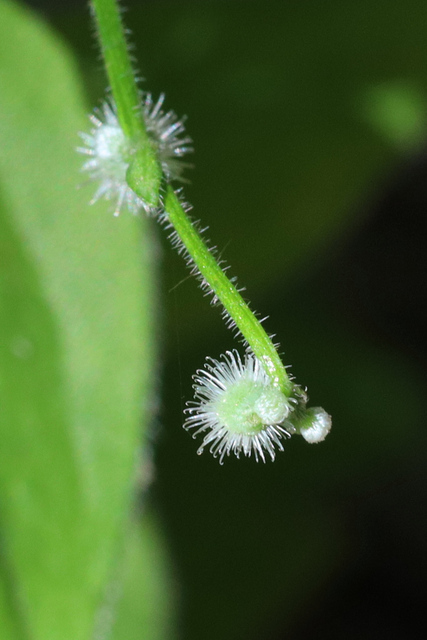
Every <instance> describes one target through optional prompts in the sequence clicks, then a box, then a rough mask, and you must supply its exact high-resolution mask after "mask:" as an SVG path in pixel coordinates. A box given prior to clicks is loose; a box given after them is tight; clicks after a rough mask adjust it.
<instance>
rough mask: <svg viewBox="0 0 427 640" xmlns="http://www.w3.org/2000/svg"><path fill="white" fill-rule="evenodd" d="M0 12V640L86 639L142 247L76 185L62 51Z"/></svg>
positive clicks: (121, 476)
mask: <svg viewBox="0 0 427 640" xmlns="http://www.w3.org/2000/svg"><path fill="white" fill-rule="evenodd" d="M0 12H1V20H0V196H1V206H0V209H1V211H0V213H1V218H0V437H1V447H0V506H1V512H0V544H1V548H2V552H1V556H0V578H1V583H0V615H1V618H0V625H1V626H0V635H1V637H2V639H3V638H4V640H15V639H16V640H20V639H21V638H23V639H24V640H27V639H28V638H31V640H68V639H69V640H87V639H88V638H91V636H92V630H93V624H94V615H95V612H96V610H97V609H98V607H99V605H100V603H101V600H102V598H103V595H104V588H105V584H106V582H107V581H108V580H109V578H110V571H111V567H112V565H113V558H114V555H115V552H116V551H118V549H119V546H118V541H119V538H120V536H121V530H122V528H123V526H124V523H125V522H126V519H127V514H128V508H129V503H130V500H131V495H132V491H131V489H132V482H133V478H134V470H135V465H136V460H137V456H136V452H137V449H138V447H139V440H140V427H141V420H142V424H143V425H146V423H147V417H148V414H147V412H146V411H145V410H144V411H145V412H144V411H143V410H142V407H143V406H146V405H147V398H148V395H147V394H149V392H150V382H151V379H152V368H153V338H152V326H153V313H152V312H153V308H152V298H153V291H152V286H153V283H152V276H151V262H152V249H151V247H152V244H153V243H152V239H151V238H150V229H149V228H148V227H147V228H145V227H146V226H147V225H148V222H146V221H145V220H142V219H136V218H133V217H131V216H126V215H125V216H122V217H121V218H119V219H115V218H113V216H112V215H111V214H110V213H109V212H108V207H103V206H101V205H99V206H96V207H94V208H93V209H89V207H88V206H87V202H88V200H89V199H90V194H91V190H90V189H89V188H82V189H80V190H77V188H76V185H77V184H78V182H79V180H80V178H79V174H78V171H79V166H80V164H81V161H80V159H79V158H78V157H77V154H76V153H75V151H74V149H75V147H76V146H77V145H78V144H79V140H78V136H77V132H78V131H79V130H84V129H87V120H86V118H85V112H86V111H87V109H86V107H85V105H84V101H83V99H82V96H81V93H80V91H79V83H78V79H77V74H76V72H75V69H74V65H73V62H72V60H71V58H70V55H69V53H68V52H67V50H66V49H65V47H64V46H63V45H62V43H61V42H60V41H59V40H58V39H57V37H55V36H54V35H53V34H52V33H51V32H50V31H49V29H48V28H47V27H46V26H44V25H43V24H42V23H41V22H40V21H39V20H38V19H37V18H36V17H35V16H34V15H33V14H31V13H30V12H28V11H27V10H24V9H22V8H20V7H19V6H16V5H14V4H12V3H11V2H9V1H6V0H2V1H1V2H0ZM141 224H142V225H143V227H144V228H143V234H142V235H141V232H140V225H141ZM114 563H115V561H114Z"/></svg>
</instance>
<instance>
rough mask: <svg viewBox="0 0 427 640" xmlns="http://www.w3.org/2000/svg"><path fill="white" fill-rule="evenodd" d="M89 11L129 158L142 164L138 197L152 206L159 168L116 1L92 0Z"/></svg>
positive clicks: (157, 199)
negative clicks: (130, 152)
mask: <svg viewBox="0 0 427 640" xmlns="http://www.w3.org/2000/svg"><path fill="white" fill-rule="evenodd" d="M92 10H93V15H94V17H95V22H96V26H97V29H98V37H99V42H100V44H101V50H102V55H103V56H104V60H105V67H106V70H107V76H108V81H109V83H110V87H111V92H112V95H113V98H114V103H115V106H116V109H117V117H118V119H119V123H120V126H121V128H122V130H123V133H124V134H125V136H126V138H128V139H129V140H131V141H132V146H133V148H134V149H135V154H134V155H133V157H132V161H133V162H134V163H135V164H136V165H137V166H138V167H144V176H143V177H144V187H143V189H141V191H142V194H141V198H142V199H143V200H144V202H147V203H148V204H150V205H151V206H152V207H153V208H155V207H157V205H158V202H159V191H160V184H161V179H162V170H161V167H160V164H159V162H158V160H157V153H156V149H155V147H154V145H153V143H152V141H151V140H150V138H149V137H148V135H147V131H146V129H145V123H144V118H143V110H142V104H141V96H140V92H139V90H138V86H137V83H136V80H135V73H134V70H133V68H132V63H131V60H130V56H129V51H128V47H127V43H126V37H125V33H124V29H123V24H122V20H121V17H120V11H119V6H118V3H117V2H116V0H92Z"/></svg>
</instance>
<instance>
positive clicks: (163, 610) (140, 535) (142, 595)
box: [111, 513, 176, 640]
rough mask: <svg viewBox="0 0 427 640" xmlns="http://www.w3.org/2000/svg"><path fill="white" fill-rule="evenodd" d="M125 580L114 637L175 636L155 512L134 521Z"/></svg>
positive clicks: (152, 639) (128, 541)
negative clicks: (154, 516)
mask: <svg viewBox="0 0 427 640" xmlns="http://www.w3.org/2000/svg"><path fill="white" fill-rule="evenodd" d="M124 546H125V552H124V557H123V566H122V576H123V582H122V585H121V587H120V592H119V593H118V594H117V600H118V602H117V607H116V611H115V613H114V617H113V631H112V635H111V640H145V638H149V639H150V640H169V638H175V637H176V633H175V631H174V627H173V622H174V618H175V604H174V598H173V593H172V591H173V584H171V581H170V570H169V567H168V558H167V557H166V555H165V549H164V545H163V544H162V537H161V534H160V531H159V527H158V524H157V523H156V522H155V520H154V518H153V515H152V514H151V513H147V514H145V513H144V516H143V518H142V520H141V522H139V521H138V520H137V519H136V518H135V519H134V521H133V522H132V523H131V524H130V526H129V530H128V532H127V535H126V538H125V543H124Z"/></svg>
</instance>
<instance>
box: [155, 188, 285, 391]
mask: <svg viewBox="0 0 427 640" xmlns="http://www.w3.org/2000/svg"><path fill="white" fill-rule="evenodd" d="M164 207H165V212H166V214H167V217H168V220H169V221H170V222H171V224H172V225H173V227H174V229H175V230H176V232H177V234H178V235H179V237H180V239H181V241H182V243H183V244H184V246H185V248H186V249H187V251H188V254H189V255H190V256H191V258H192V260H193V261H194V264H195V265H196V266H197V268H198V270H199V271H200V273H201V275H202V276H203V278H204V280H206V282H207V283H208V285H209V287H210V288H211V290H212V291H213V293H214V294H215V295H216V296H217V297H218V300H220V302H221V303H222V305H223V307H224V309H225V310H226V311H227V313H228V314H229V316H230V317H231V318H232V319H233V320H234V322H235V323H236V326H237V328H238V329H239V331H240V332H241V334H242V336H243V337H244V338H245V340H246V342H247V343H248V345H249V346H250V348H251V349H252V351H253V353H254V355H255V356H256V357H257V358H258V359H259V360H260V362H261V363H262V365H263V366H264V369H265V371H266V372H267V374H268V375H269V376H270V377H271V378H272V380H273V382H274V384H275V385H276V386H277V387H278V388H280V390H281V391H282V392H283V393H284V394H285V395H287V396H289V395H290V394H291V392H292V390H293V387H294V385H293V384H292V382H291V380H290V379H289V376H288V374H287V373H286V369H285V366H284V365H283V363H282V361H281V359H280V357H279V354H278V353H277V351H276V348H275V346H274V344H273V342H272V341H271V338H269V336H268V335H267V333H266V332H265V330H264V328H263V326H262V324H261V323H260V322H259V320H258V319H257V318H256V316H255V315H254V314H253V312H252V311H251V310H250V308H249V307H248V305H247V304H246V302H245V301H244V300H243V298H242V296H241V295H240V293H239V291H238V290H237V289H236V287H235V286H234V284H233V283H232V282H230V280H229V279H228V278H227V276H226V275H225V273H224V271H223V270H222V269H221V267H220V266H219V264H218V263H217V261H216V260H215V258H214V256H213V255H212V253H211V252H210V251H209V249H208V247H207V246H206V244H205V243H204V241H203V239H202V237H201V236H200V234H199V233H198V231H197V230H196V229H195V227H194V225H193V224H192V222H191V220H190V219H189V218H188V216H187V214H186V213H185V211H184V209H183V207H182V204H181V203H180V201H179V199H178V197H177V195H176V194H175V193H174V191H173V189H172V187H168V189H167V192H166V198H165V202H164Z"/></svg>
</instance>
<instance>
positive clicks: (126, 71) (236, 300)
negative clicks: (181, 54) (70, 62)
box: [92, 0, 294, 396]
mask: <svg viewBox="0 0 427 640" xmlns="http://www.w3.org/2000/svg"><path fill="white" fill-rule="evenodd" d="M92 5H93V9H94V14H95V18H96V22H97V26H98V32H99V39H100V42H101V47H102V52H103V55H104V58H105V64H106V67H107V74H108V78H109V82H110V85H111V90H112V94H113V97H114V100H115V104H116V107H117V115H118V118H119V122H120V125H121V127H122V129H123V132H124V133H125V135H126V137H127V138H129V139H130V140H132V142H133V143H135V148H136V152H135V156H134V157H133V158H132V162H131V164H130V167H129V170H128V175H127V179H128V184H129V186H130V187H131V189H133V190H134V191H135V193H136V194H137V196H139V197H140V198H141V199H142V200H144V201H145V202H149V203H150V204H152V205H153V207H155V206H156V205H157V203H158V200H159V190H160V182H161V167H160V163H159V162H158V160H157V157H156V152H155V149H154V148H153V146H152V143H151V141H150V139H149V138H148V136H147V132H146V130H145V126H144V121H143V116H142V109H141V100H140V96H139V92H138V87H137V85H136V82H135V77H134V72H133V69H132V64H131V62H130V57H129V52H128V48H127V45H126V39H125V35H124V31H123V25H122V21H121V18H120V13H119V9H118V5H117V2H116V0H92ZM164 208H165V212H166V214H167V216H168V219H169V220H170V222H171V224H172V225H173V226H174V228H175V230H176V232H177V233H178V235H179V237H180V239H181V241H182V243H183V244H184V246H185V248H186V249H187V251H188V254H189V255H190V256H191V258H192V260H193V261H194V264H195V265H196V266H197V268H198V270H199V271H200V273H201V275H202V277H203V278H204V280H205V281H206V282H207V283H208V285H209V287H210V288H211V289H212V291H213V293H214V294H215V295H216V296H217V297H218V299H219V300H220V302H221V303H222V305H223V307H224V309H225V310H226V311H227V313H228V314H229V316H230V317H231V318H232V319H233V321H234V322H235V324H236V326H237V328H238V329H239V331H240V332H241V334H242V336H243V337H244V339H245V340H246V342H247V343H248V345H249V346H250V348H251V349H252V351H253V353H254V355H255V356H256V357H257V358H258V359H259V360H260V362H261V363H262V365H263V367H264V369H265V371H266V373H267V374H268V375H269V376H270V378H271V379H272V380H273V383H274V385H275V386H277V387H278V388H279V389H280V390H281V391H282V392H283V393H284V394H285V395H287V396H290V395H291V393H292V392H293V390H294V385H293V384H292V382H291V380H290V379H289V377H288V375H287V373H286V369H285V366H284V365H283V363H282V361H281V359H280V357H279V354H278V353H277V351H276V349H275V347H274V344H273V342H272V341H271V339H270V338H269V336H268V335H267V333H266V332H265V331H264V329H263V327H262V325H261V323H260V322H259V320H257V318H256V317H255V315H254V314H253V313H252V311H251V310H250V309H249V307H248V305H247V304H246V302H245V301H244V300H243V298H242V296H241V295H240V293H239V292H238V290H237V289H236V287H235V286H234V285H233V283H232V282H230V280H229V279H228V278H227V276H226V275H225V273H224V272H223V271H222V269H221V267H220V266H219V264H218V263H217V262H216V260H215V258H214V256H213V255H212V253H211V252H210V251H209V249H208V247H207V246H206V244H205V243H204V241H203V240H202V238H201V236H200V234H199V233H198V232H197V230H196V229H195V228H194V226H193V224H192V222H191V220H190V219H189V218H188V216H187V214H186V213H185V211H184V209H183V207H182V205H181V203H180V201H179V199H178V197H177V196H176V194H175V193H174V191H173V189H172V188H171V187H168V188H167V191H166V197H165V201H164Z"/></svg>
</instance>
